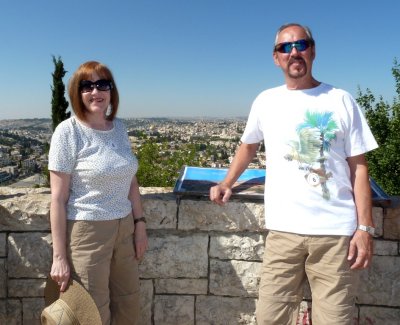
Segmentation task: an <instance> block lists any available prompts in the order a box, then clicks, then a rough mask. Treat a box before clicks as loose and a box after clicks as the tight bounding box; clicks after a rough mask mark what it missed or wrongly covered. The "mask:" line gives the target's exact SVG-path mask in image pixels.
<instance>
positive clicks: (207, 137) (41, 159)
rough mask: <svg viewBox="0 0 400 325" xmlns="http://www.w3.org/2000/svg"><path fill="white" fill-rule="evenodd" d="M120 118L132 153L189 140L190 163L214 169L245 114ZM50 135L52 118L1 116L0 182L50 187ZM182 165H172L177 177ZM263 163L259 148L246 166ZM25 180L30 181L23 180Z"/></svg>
mask: <svg viewBox="0 0 400 325" xmlns="http://www.w3.org/2000/svg"><path fill="white" fill-rule="evenodd" d="M123 120H124V123H125V125H126V127H127V130H128V135H129V139H130V142H131V145H132V151H133V152H134V153H135V154H136V155H137V154H138V152H139V150H140V149H141V148H142V147H143V146H145V145H146V144H147V143H150V142H151V143H152V144H153V145H156V146H157V148H158V149H157V150H158V154H162V155H163V156H165V157H171V156H172V155H175V156H179V155H181V154H182V155H184V154H185V153H186V154H187V150H188V146H189V145H190V146H191V148H196V149H195V150H194V151H195V152H193V155H192V159H191V163H192V164H193V165H195V166H200V167H213V168H223V167H228V166H229V164H230V163H231V162H232V159H233V156H234V154H235V152H236V149H237V146H238V145H239V143H240V137H241V134H242V133H243V130H244V127H245V124H246V118H244V117H243V118H242V117H238V118H226V119H222V118H220V119H216V118H128V119H123ZM51 135H52V130H51V119H16V120H0V186H11V187H13V186H24V187H25V186H28V187H40V186H48V184H47V183H46V177H44V176H43V175H44V174H43V173H44V172H45V171H46V169H47V163H48V148H49V145H50V141H51ZM140 163H141V162H140V159H139V164H140ZM146 163H151V162H146ZM160 165H162V162H161V164H160ZM161 167H162V166H161ZM182 167H183V166H176V165H174V168H175V169H176V170H174V171H173V172H174V175H176V177H178V174H179V170H180V169H181V168H182ZM264 167H265V154H264V152H263V150H259V152H258V154H257V156H256V157H255V158H254V160H253V161H252V162H251V164H250V165H249V168H264ZM26 179H30V180H31V181H30V183H29V182H24V180H26ZM22 184H23V185H22ZM26 184H30V185H26Z"/></svg>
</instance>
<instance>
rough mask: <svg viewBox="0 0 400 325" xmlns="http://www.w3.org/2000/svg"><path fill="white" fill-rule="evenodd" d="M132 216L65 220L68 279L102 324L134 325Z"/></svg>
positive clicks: (135, 285) (136, 296)
mask: <svg viewBox="0 0 400 325" xmlns="http://www.w3.org/2000/svg"><path fill="white" fill-rule="evenodd" d="M133 232H134V224H133V217H132V214H130V215H128V216H127V217H125V218H122V219H117V220H107V221H70V220H69V221H68V232H67V248H68V249H67V251H68V255H69V260H70V263H71V276H72V277H73V278H74V279H76V280H77V281H79V282H80V283H82V285H83V286H84V287H85V288H86V289H87V290H88V291H89V293H90V294H91V296H92V298H93V300H94V302H95V303H96V305H97V307H98V309H99V312H100V316H101V319H102V322H103V325H109V324H113V325H114V324H116V325H124V324H127V325H128V324H129V325H133V324H138V317H139V307H140V306H139V274H138V263H137V260H136V259H135V250H134V241H133Z"/></svg>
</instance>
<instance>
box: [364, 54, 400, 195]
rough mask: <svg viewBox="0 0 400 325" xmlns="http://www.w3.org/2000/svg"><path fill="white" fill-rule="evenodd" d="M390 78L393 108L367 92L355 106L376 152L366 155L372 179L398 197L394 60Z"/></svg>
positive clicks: (399, 142)
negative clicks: (362, 112) (357, 105)
mask: <svg viewBox="0 0 400 325" xmlns="http://www.w3.org/2000/svg"><path fill="white" fill-rule="evenodd" d="M392 75H393V77H394V79H395V85H396V97H395V98H394V99H393V102H392V104H389V103H388V102H386V101H384V100H383V97H382V96H380V97H379V99H378V100H376V98H375V96H374V95H373V94H372V92H371V90H370V89H368V88H367V89H366V91H365V93H363V92H362V91H361V90H360V89H359V90H358V97H357V102H358V104H359V105H360V106H361V107H362V108H363V109H364V111H365V116H366V118H367V120H368V124H369V126H370V127H371V130H372V133H373V134H374V136H375V138H376V141H377V142H378V145H379V148H378V149H376V150H373V151H371V152H368V153H367V154H366V157H367V159H368V166H369V172H370V175H371V177H372V178H373V179H374V180H375V181H376V182H377V183H378V184H379V185H380V186H381V187H382V188H383V190H384V191H385V192H386V193H388V194H389V195H400V159H399V157H400V65H399V63H398V62H397V60H396V59H395V60H394V65H393V68H392Z"/></svg>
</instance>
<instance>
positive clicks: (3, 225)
mask: <svg viewBox="0 0 400 325" xmlns="http://www.w3.org/2000/svg"><path fill="white" fill-rule="evenodd" d="M0 197H1V198H2V200H1V201H0V229H2V230H3V231H45V230H50V223H49V216H50V189H48V188H47V189H46V188H42V189H31V188H15V189H14V188H8V187H3V188H1V189H0Z"/></svg>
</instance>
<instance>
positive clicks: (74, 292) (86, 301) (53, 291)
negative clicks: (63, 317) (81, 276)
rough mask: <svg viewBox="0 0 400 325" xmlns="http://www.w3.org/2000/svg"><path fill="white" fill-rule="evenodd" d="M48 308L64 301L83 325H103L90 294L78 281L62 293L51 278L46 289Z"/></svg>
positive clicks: (73, 281) (71, 281) (72, 282)
mask: <svg viewBox="0 0 400 325" xmlns="http://www.w3.org/2000/svg"><path fill="white" fill-rule="evenodd" d="M44 295H45V297H44V299H45V303H46V306H49V305H51V304H52V303H54V302H55V301H56V300H58V299H62V300H63V301H64V302H65V303H67V304H68V306H69V307H70V308H71V310H72V311H73V312H74V314H75V315H76V318H77V319H78V320H79V322H80V323H81V324H85V325H86V324H87V325H101V323H102V322H101V318H100V314H99V310H98V309H97V306H96V304H95V302H94V301H93V299H92V297H91V296H90V294H89V292H88V291H87V290H86V289H85V288H84V287H83V286H82V285H81V284H80V283H79V282H78V281H76V280H74V279H71V280H70V282H69V284H68V287H67V289H66V290H65V291H64V292H60V286H59V285H57V283H56V282H55V281H53V280H52V279H51V278H50V277H49V278H48V279H47V282H46V287H45V289H44Z"/></svg>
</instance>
